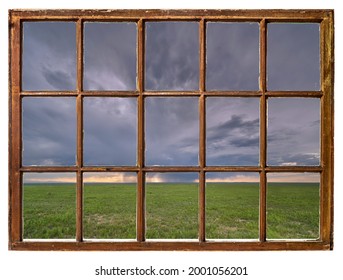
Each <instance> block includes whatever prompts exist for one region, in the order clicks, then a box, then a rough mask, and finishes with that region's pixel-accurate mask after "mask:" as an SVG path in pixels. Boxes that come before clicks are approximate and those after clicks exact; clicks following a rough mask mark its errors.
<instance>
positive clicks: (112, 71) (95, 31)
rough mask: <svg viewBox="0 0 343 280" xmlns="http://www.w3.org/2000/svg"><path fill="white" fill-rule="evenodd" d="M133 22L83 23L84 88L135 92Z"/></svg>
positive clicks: (134, 35)
mask: <svg viewBox="0 0 343 280" xmlns="http://www.w3.org/2000/svg"><path fill="white" fill-rule="evenodd" d="M136 38H137V27H136V23H127V22H121V23H119V22H116V23H108V22H102V23H100V22H97V23H94V22H92V23H85V24H84V89H85V90H136V72H137V71H136V53H137V46H136Z"/></svg>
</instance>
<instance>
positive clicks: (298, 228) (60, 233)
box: [23, 183, 319, 239]
mask: <svg viewBox="0 0 343 280" xmlns="http://www.w3.org/2000/svg"><path fill="white" fill-rule="evenodd" d="M23 194H24V209H23V218H24V238H27V239H35V238H44V239H45V238H75V231H76V226H75V223H76V218H75V216H76V189H75V184H25V185H24V188H23ZM83 231H84V237H85V238H96V239H112V238H114V239H116V238H119V239H121V238H125V239H126V238H128V239H135V237H136V186H135V185H133V184H95V183H92V184H91V183H87V184H85V186H84V214H83ZM318 234H319V184H317V183H270V184H269V185H268V189H267V237H268V238H271V239H272V238H277V239H278V238H281V239H283V238H306V239H307V238H309V239H315V238H318ZM258 235H259V188H258V184H257V183H209V184H207V186H206V237H207V238H209V239H226V238H229V239H246V238H248V239H251V238H252V239H257V238H258ZM146 237H147V238H148V239H150V238H151V239H155V238H162V239H164V238H166V239H169V238H187V239H188V238H197V237H198V185H197V184H192V183H184V184H182V183H150V184H147V186H146Z"/></svg>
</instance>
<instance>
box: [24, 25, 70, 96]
mask: <svg viewBox="0 0 343 280" xmlns="http://www.w3.org/2000/svg"><path fill="white" fill-rule="evenodd" d="M22 71H23V73H22V88H23V90H35V91H39V90H75V88H76V28H75V23H73V22H49V21H44V22H24V23H23V66H22Z"/></svg>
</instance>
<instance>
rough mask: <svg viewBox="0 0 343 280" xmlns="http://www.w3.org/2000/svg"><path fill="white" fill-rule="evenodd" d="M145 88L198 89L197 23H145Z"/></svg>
mask: <svg viewBox="0 0 343 280" xmlns="http://www.w3.org/2000/svg"><path fill="white" fill-rule="evenodd" d="M145 71H146V75H145V83H146V85H145V86H146V89H147V90H198V88H199V25H198V23H196V22H181V21H180V22H170V21H168V22H147V23H146V68H145Z"/></svg>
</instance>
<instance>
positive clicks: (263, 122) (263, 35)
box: [260, 19, 267, 242]
mask: <svg viewBox="0 0 343 280" xmlns="http://www.w3.org/2000/svg"><path fill="white" fill-rule="evenodd" d="M266 56H267V26H266V20H265V19H262V20H261V22H260V91H261V92H262V96H261V102H260V165H261V167H262V171H261V173H260V241H261V242H263V241H265V240H266V192H267V182H266V181H267V180H266V172H265V168H266V165H267V162H266V161H267V100H266V95H265V93H266V71H267V70H266Z"/></svg>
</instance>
